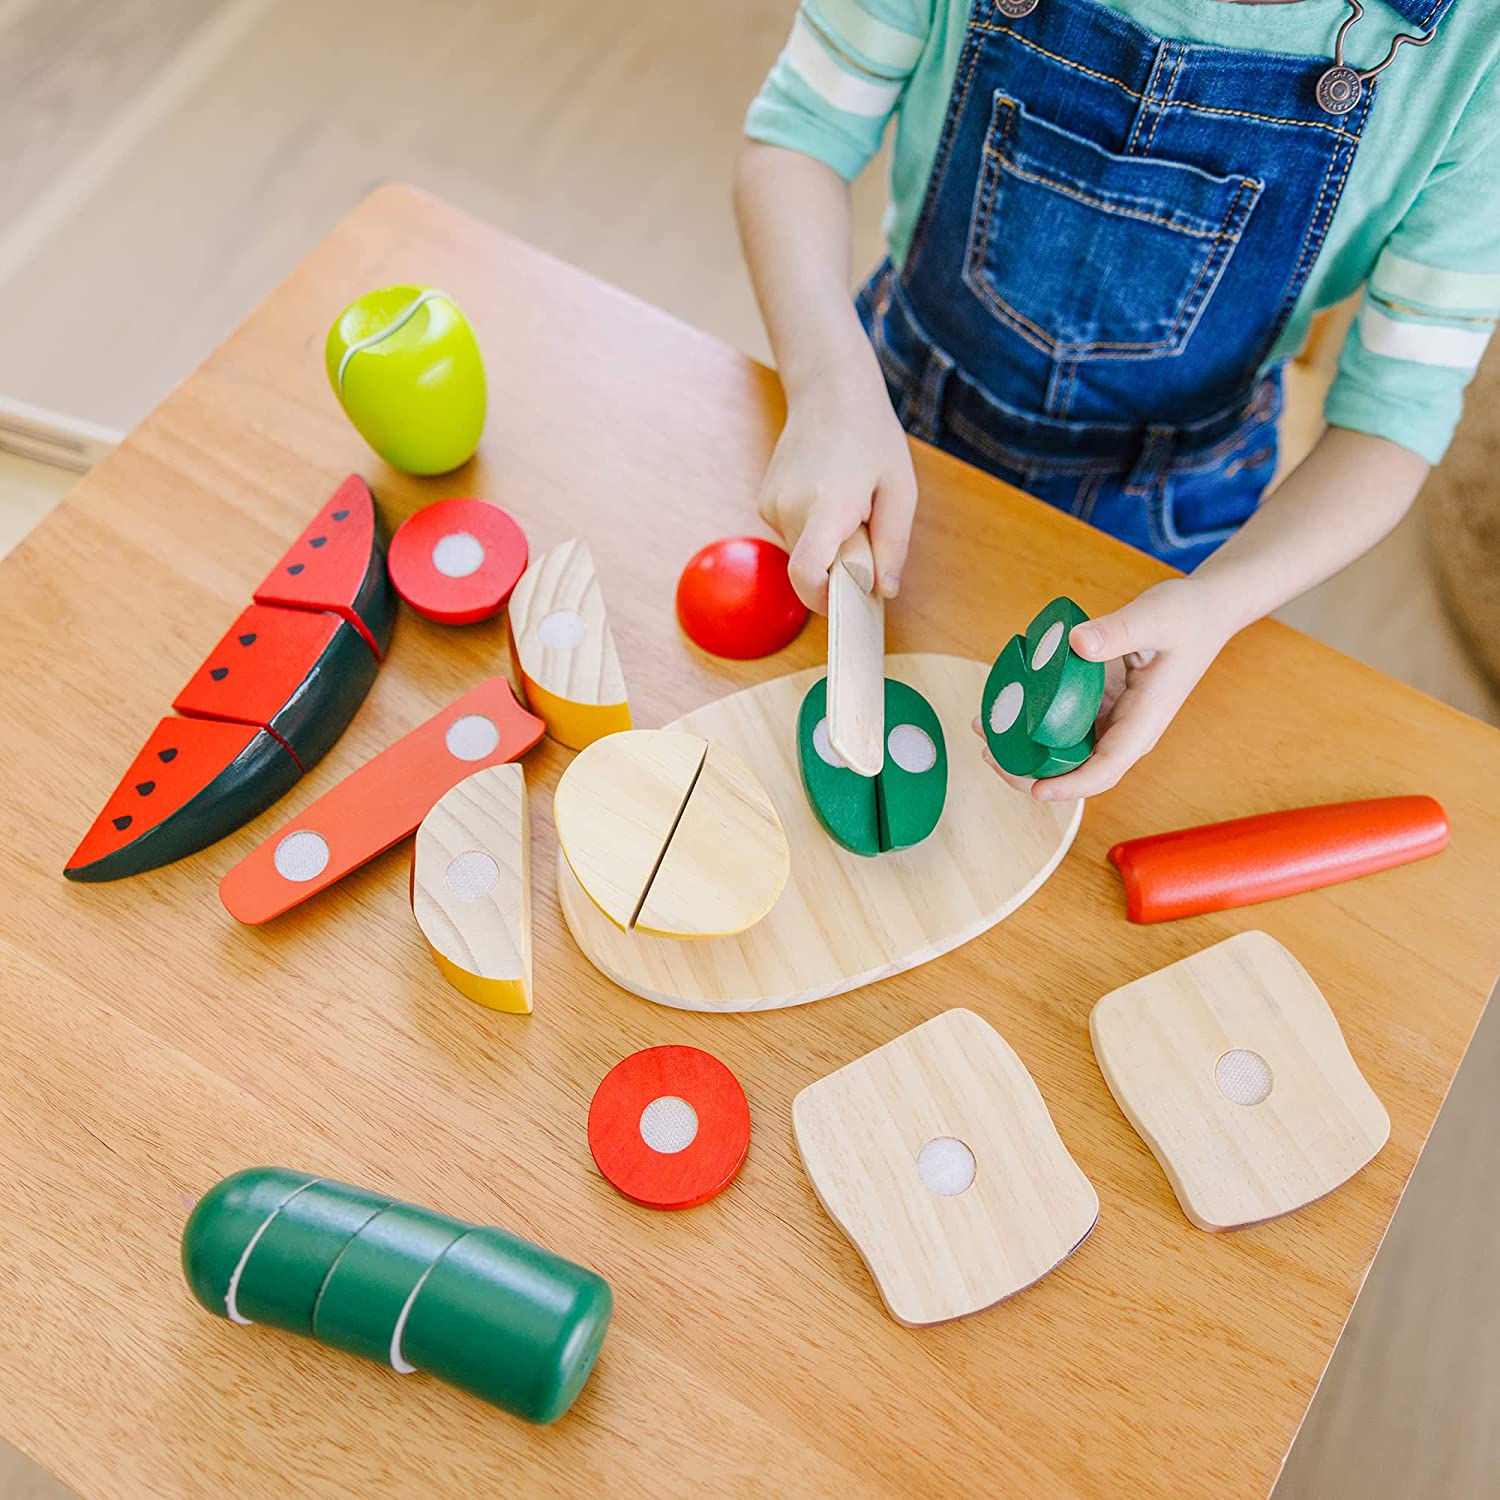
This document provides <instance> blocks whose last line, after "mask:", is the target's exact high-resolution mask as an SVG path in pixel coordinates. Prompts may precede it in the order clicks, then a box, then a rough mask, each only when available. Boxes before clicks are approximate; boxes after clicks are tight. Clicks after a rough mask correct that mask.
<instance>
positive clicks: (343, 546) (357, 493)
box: [255, 474, 396, 658]
mask: <svg viewBox="0 0 1500 1500" xmlns="http://www.w3.org/2000/svg"><path fill="white" fill-rule="evenodd" d="M255 602H256V603H257V604H279V605H282V606H285V607H288V608H293V609H326V610H331V611H332V612H333V613H334V614H336V615H338V616H340V617H341V618H342V619H345V620H347V621H348V622H349V623H350V624H351V625H352V626H353V627H354V628H355V629H356V630H357V631H358V632H359V633H360V634H361V635H362V636H363V637H364V638H365V641H366V643H367V644H368V645H369V647H370V649H371V650H372V651H373V652H374V653H375V655H376V656H377V657H381V658H383V657H384V656H385V651H386V647H387V646H389V645H390V643H391V626H392V625H393V624H394V623H395V619H396V601H395V598H394V596H393V594H392V592H391V584H390V579H389V578H388V577H387V576H386V569H385V552H384V550H383V549H382V547H381V545H380V518H379V515H378V514H377V512H376V509H375V498H374V496H373V495H371V494H370V487H369V486H368V485H367V484H366V483H365V482H364V480H363V479H361V478H360V477H359V475H358V474H351V475H349V477H348V478H347V479H345V480H344V482H343V483H342V484H340V485H339V487H338V488H337V489H336V490H335V491H334V492H333V495H332V498H331V499H330V500H329V501H328V503H327V504H326V505H325V506H324V507H323V509H322V510H320V511H319V512H318V514H317V515H316V516H314V517H313V519H312V522H311V523H310V524H309V525H308V527H307V529H306V530H305V531H304V532H303V533H302V535H301V536H300V537H298V538H297V540H296V541H295V542H294V543H293V544H292V547H291V550H290V551H288V553H287V554H286V556H285V557H283V558H282V559H281V561H280V562H279V563H277V564H276V566H275V567H274V568H272V569H271V571H270V572H269V573H268V574H267V575H266V579H265V582H264V583H262V584H261V586H260V587H259V588H258V589H256V591H255Z"/></svg>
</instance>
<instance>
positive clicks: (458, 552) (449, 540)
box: [432, 531, 484, 578]
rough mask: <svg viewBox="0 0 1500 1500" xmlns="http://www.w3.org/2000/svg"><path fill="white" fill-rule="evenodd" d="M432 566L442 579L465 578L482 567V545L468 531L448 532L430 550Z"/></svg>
mask: <svg viewBox="0 0 1500 1500" xmlns="http://www.w3.org/2000/svg"><path fill="white" fill-rule="evenodd" d="M432 565H433V567H434V568H436V569H437V570H438V572H439V573H441V574H442V575H443V577H444V578H467V577H468V576H469V574H471V573H477V572H478V571H479V570H480V568H482V567H483V566H484V543H483V542H481V541H480V540H479V538H478V537H477V536H475V535H474V534H473V532H470V531H450V532H449V533H448V535H447V536H444V537H439V538H438V544H437V546H436V547H434V548H433V549H432Z"/></svg>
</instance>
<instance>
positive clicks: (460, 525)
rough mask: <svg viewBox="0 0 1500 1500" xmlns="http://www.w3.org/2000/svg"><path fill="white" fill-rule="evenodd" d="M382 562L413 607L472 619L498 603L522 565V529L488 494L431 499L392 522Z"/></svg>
mask: <svg viewBox="0 0 1500 1500" xmlns="http://www.w3.org/2000/svg"><path fill="white" fill-rule="evenodd" d="M387 567H388V568H389V570H390V575H391V582H392V583H393V584H395V586H396V592H397V593H398V594H400V595H401V597H402V598H403V599H405V600H406V602H407V603H408V604H409V605H411V607H412V608H413V609H414V610H416V612H417V613H418V614H419V615H425V616H426V617H427V618H428V619H429V620H436V621H437V622H438V624H439V625H472V624H474V623H475V622H476V621H478V620H488V619H489V618H490V616H491V615H498V614H499V613H500V611H501V610H502V609H504V607H505V601H506V600H507V599H509V598H510V591H511V590H512V589H513V588H515V586H516V584H517V582H518V581H519V580H520V577H521V574H522V573H524V572H525V571H526V536H525V533H524V532H523V531H522V530H521V528H520V527H519V526H517V525H516V523H515V522H514V521H512V520H511V518H510V517H509V516H508V515H506V513H505V512H504V511H503V510H501V509H500V507H499V506H498V505H491V504H489V503H488V501H485V500H475V499H470V498H465V499H459V500H435V501H433V503H432V504H431V505H424V506H423V507H422V509H421V510H419V511H416V512H414V513H413V514H412V515H410V516H408V517H407V518H406V520H404V521H403V522H402V523H401V525H400V526H399V527H397V529H396V534H395V536H393V537H392V538H391V550H390V556H389V557H388V558H387Z"/></svg>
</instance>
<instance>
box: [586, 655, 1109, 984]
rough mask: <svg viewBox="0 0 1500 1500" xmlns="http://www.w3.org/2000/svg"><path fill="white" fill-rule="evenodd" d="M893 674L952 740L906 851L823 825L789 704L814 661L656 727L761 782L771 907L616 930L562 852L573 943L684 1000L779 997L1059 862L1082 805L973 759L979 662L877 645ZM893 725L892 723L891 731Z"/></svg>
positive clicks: (600, 962)
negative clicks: (778, 851) (709, 743)
mask: <svg viewBox="0 0 1500 1500" xmlns="http://www.w3.org/2000/svg"><path fill="white" fill-rule="evenodd" d="M885 670H886V675H887V676H888V677H894V678H896V679H898V680H899V681H901V682H905V683H908V684H909V685H910V686H912V687H914V688H915V689H916V690H917V691H918V692H919V693H921V694H922V696H923V697H925V698H926V699H927V701H928V702H929V703H931V705H932V707H933V709H934V710H935V711H936V713H937V716H938V718H939V719H940V720H941V722H942V726H943V733H944V736H945V738H946V740H947V742H948V750H949V754H948V798H947V803H946V805H945V807H944V809H943V815H942V818H941V819H940V820H939V822H938V826H937V829H936V830H935V831H934V832H933V833H932V835H931V836H930V837H928V838H927V839H926V840H925V841H924V842H922V843H920V844H918V845H917V846H916V847H915V848H912V849H904V850H901V851H900V852H897V853H892V854H882V855H879V856H878V857H876V858H873V859H871V858H867V857H865V856H862V855H858V854H851V853H849V852H848V851H847V850H844V849H841V848H840V847H839V846H838V845H837V844H835V843H834V842H833V840H832V839H830V838H829V837H828V835H827V834H826V833H824V832H823V829H822V828H821V827H820V826H819V824H818V821H817V818H816V817H815V816H814V814H813V811H812V809H811V808H810V807H809V806H808V804H807V799H806V797H805V795H804V794H803V791H802V781H801V776H800V773H799V771H798V768H797V734H796V724H797V709H798V707H799V706H800V704H801V702H802V699H803V696H804V695H805V694H806V693H807V690H808V689H809V688H810V687H811V686H812V685H813V683H814V682H816V681H817V680H818V678H819V677H821V676H822V675H823V671H822V668H814V669H812V670H810V671H806V672H795V673H793V674H791V675H790V676H787V677H779V678H776V679H775V680H774V681H771V682H763V683H760V684H758V685H757V686H755V687H752V688H746V689H745V690H744V691H742V692H738V693H733V694H731V695H730V696H729V697H727V698H720V699H718V700H717V701H715V702H713V703H709V704H707V705H705V706H704V707H703V708H698V709H694V710H693V711H692V712H691V713H688V714H684V715H683V716H682V717H681V718H680V719H677V720H674V721H673V723H671V724H670V725H668V726H666V727H667V728H670V729H682V730H688V731H690V732H691V733H693V734H699V735H702V736H703V737H704V738H705V739H709V740H713V741H716V742H717V743H719V744H722V745H724V746H726V747H727V748H728V749H730V750H732V751H734V753H735V754H736V755H738V756H740V757H741V758H742V759H743V760H744V761H745V763H746V764H747V765H748V766H749V767H750V769H751V770H752V771H753V772H754V773H755V775H756V776H757V777H758V778H759V780H760V783H761V785H762V786H763V787H765V789H766V791H767V792H768V793H769V795H770V798H771V801H772V803H773V804H774V806H775V808H776V812H777V814H778V816H779V817H780V819H781V825H782V827H783V828H784V829H785V830H786V836H787V841H788V843H789V844H790V845H791V850H792V873H791V878H790V879H789V880H788V881H787V884H786V887H785V889H784V890H783V891H782V893H781V897H780V899H779V900H778V901H777V903H776V905H775V906H773V907H772V908H771V911H770V913H769V915H767V916H766V917H764V918H763V919H762V920H761V921H760V922H758V923H757V924H756V925H755V926H754V927H751V928H749V929H748V930H747V931H745V932H741V933H736V934H734V935H733V936H730V937H720V938H703V939H695V940H682V939H675V938H664V937H654V936H651V935H650V934H647V933H642V932H640V931H636V932H633V933H626V932H622V931H621V930H620V929H619V928H618V927H616V926H615V925H614V923H613V922H611V921H610V920H609V918H608V917H606V916H605V915H604V914H603V913H602V912H601V911H600V910H599V909H598V907H596V906H595V905H594V903H593V902H592V901H590V900H589V898H588V897H587V896H586V895H585V894H584V892H583V889H582V887H581V886H580V885H579V884H578V880H577V878H576V877H575V876H574V874H573V872H572V870H571V869H570V868H569V867H568V862H567V860H566V859H564V858H562V857H561V856H560V855H559V857H558V862H557V889H558V899H559V900H560V902H561V904H562V910H563V915H564V917H566V919H567V923H568V926H569V928H571V929H572V933H573V937H574V939H575V940H576V941H577V943H578V946H579V947H580V948H581V949H582V950H583V953H584V956H585V957H586V958H587V959H588V960H589V962H590V963H592V964H593V965H594V967H595V968H597V969H598V970H599V971H600V972H601V973H602V974H604V975H605V976H606V977H607V978H609V979H612V980H614V982H615V983H616V984H619V985H621V986H623V987H624V988H625V989H627V990H630V991H632V992H633V993H635V994H637V995H640V996H642V997H643V998H644V999H647V1000H655V1001H657V1002H658V1003H659V1004H662V1005H674V1006H677V1007H679V1008H680V1009H683V1010H710V1011H734V1010H774V1009H777V1008H779V1007H782V1006H787V1005H805V1004H806V1003H807V1002H808V1001H810V1000H822V999H826V998H827V997H828V996H829V995H840V994H843V993H844V991H846V990H852V989H857V988H858V987H859V986H860V985H864V984H870V983H872V982H873V981H875V980H877V979H884V978H886V977H888V976H889V975H891V974H899V973H901V972H902V971H903V970H905V969H910V968H913V967H915V966H916V965H917V964H920V963H926V962H927V960H928V959H930V958H936V957H938V955H939V954H942V953H947V952H948V951H949V950H950V949H952V948H956V947H958V946H959V944H960V943H965V942H967V941H968V940H969V939H970V938H973V937H977V936H978V935H979V934H980V933H981V932H984V931H986V930H987V929H989V928H990V927H993V926H994V925H995V923H996V922H998V921H1000V920H1001V919H1002V918H1003V917H1006V916H1009V915H1010V913H1011V912H1013V911H1014V910H1015V909H1016V908H1017V907H1018V906H1020V904H1021V903H1022V902H1023V901H1025V900H1026V898H1027V897H1028V896H1030V895H1031V894H1032V893H1033V892H1034V891H1036V890H1037V889H1038V888H1039V887H1040V886H1041V884H1042V882H1043V881H1045V880H1046V879H1047V877H1048V876H1049V875H1050V874H1051V873H1052V872H1053V870H1054V869H1056V868H1057V865H1058V862H1059V861H1060V860H1061V859H1062V857H1063V855H1064V854H1065V853H1066V852H1067V849H1068V846H1069V845H1070V844H1071V843H1072V842H1073V836H1074V834H1076V833H1077V831H1078V823H1079V819H1080V818H1081V816H1082V812H1083V806H1082V804H1081V803H1078V802H1052V803H1047V802H1035V801H1033V800H1032V799H1031V798H1030V797H1027V796H1024V795H1023V794H1022V793H1020V792H1016V791H1012V790H1011V789H1010V788H1009V787H1007V786H1006V785H1005V784H1004V783H1003V782H1002V781H1001V780H1000V778H999V777H998V776H996V775H995V773H994V772H993V771H992V770H991V769H990V768H989V767H988V766H986V765H985V764H984V763H983V761H982V760H981V759H980V755H979V743H978V741H977V740H975V739H974V736H973V734H972V732H971V731H970V727H969V726H970V723H971V721H972V720H973V718H974V715H975V714H976V713H978V711H979V699H980V694H981V692H982V690H983V687H984V679H985V673H986V672H987V670H988V667H987V666H986V665H985V664H984V663H982V662H977V661H969V660H966V659H965V658H963V657H958V656H937V655H932V654H913V655H897V656H887V657H886V659H885ZM891 727H893V726H889V725H888V726H887V729H890V728H891Z"/></svg>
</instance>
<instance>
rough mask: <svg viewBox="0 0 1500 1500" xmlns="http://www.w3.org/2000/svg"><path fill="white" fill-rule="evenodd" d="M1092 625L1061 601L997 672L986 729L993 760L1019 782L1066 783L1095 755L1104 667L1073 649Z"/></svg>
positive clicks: (984, 710)
mask: <svg viewBox="0 0 1500 1500" xmlns="http://www.w3.org/2000/svg"><path fill="white" fill-rule="evenodd" d="M1087 619H1088V616H1087V615H1086V614H1084V612H1083V611H1082V610H1081V609H1079V607H1078V606H1077V605H1076V604H1074V603H1073V601H1072V600H1071V599H1065V598H1059V599H1054V600H1053V601H1052V603H1051V604H1049V605H1048V606H1047V607H1046V608H1045V609H1044V610H1043V611H1042V612H1041V613H1040V614H1039V615H1037V617H1036V618H1035V619H1034V620H1033V621H1032V622H1031V624H1030V625H1028V626H1027V627H1026V634H1025V635H1024V636H1019V635H1018V636H1013V637H1012V638H1011V639H1010V640H1009V641H1008V642H1007V643H1006V645H1005V649H1004V650H1002V651H1001V653H1000V655H999V656H998V657H997V658H996V659H995V665H994V666H993V667H992V668H991V669H990V675H989V677H988V678H987V679H986V681H985V684H984V696H983V698H982V699H981V703H980V722H981V723H982V724H983V726H984V737H985V740H986V742H987V743H988V745H989V747H990V754H991V755H993V756H994V757H995V761H996V763H997V764H998V765H999V766H1000V767H1001V768H1002V769H1003V770H1006V771H1008V772H1010V774H1011V775H1012V776H1036V777H1048V776H1061V775H1062V774H1063V772H1065V771H1072V770H1074V769H1076V768H1077V767H1078V766H1081V765H1082V764H1083V763H1084V761H1086V760H1087V759H1088V758H1089V756H1090V755H1092V754H1093V750H1094V719H1095V717H1096V716H1097V714H1098V712H1099V704H1100V703H1101V701H1102V700H1103V698H1104V663H1103V662H1096V661H1085V660H1084V659H1083V658H1082V657H1081V656H1079V655H1078V654H1077V653H1076V652H1075V651H1074V650H1073V648H1072V647H1071V646H1070V645H1069V644H1068V634H1069V632H1070V631H1071V630H1072V629H1073V627H1074V626H1075V625H1081V624H1082V623H1083V622H1084V621H1085V620H1087Z"/></svg>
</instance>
